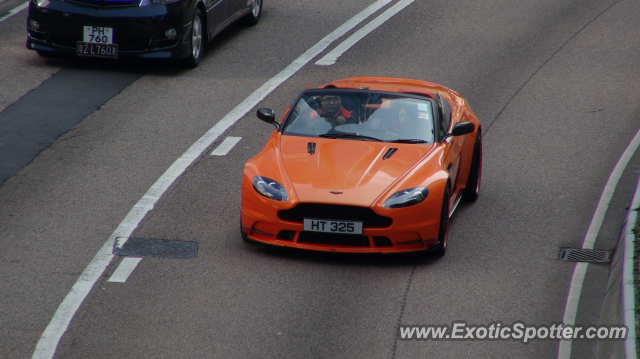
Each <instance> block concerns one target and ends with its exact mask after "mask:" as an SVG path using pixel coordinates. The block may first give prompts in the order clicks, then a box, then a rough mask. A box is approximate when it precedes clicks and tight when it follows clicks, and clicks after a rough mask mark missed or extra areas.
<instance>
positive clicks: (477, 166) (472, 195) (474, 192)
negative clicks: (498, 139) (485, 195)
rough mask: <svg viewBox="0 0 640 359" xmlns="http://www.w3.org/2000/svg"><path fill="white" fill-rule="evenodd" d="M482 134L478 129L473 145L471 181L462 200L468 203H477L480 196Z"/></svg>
mask: <svg viewBox="0 0 640 359" xmlns="http://www.w3.org/2000/svg"><path fill="white" fill-rule="evenodd" d="M481 135H482V133H481V132H480V129H478V133H477V134H476V142H475V144H474V145H473V157H472V158H471V168H470V169H469V179H467V184H466V185H465V186H464V192H463V193H462V198H463V199H464V200H465V201H467V202H475V201H476V200H477V199H478V196H479V195H480V182H481V180H482V136H481Z"/></svg>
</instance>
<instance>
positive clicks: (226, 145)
mask: <svg viewBox="0 0 640 359" xmlns="http://www.w3.org/2000/svg"><path fill="white" fill-rule="evenodd" d="M241 139H242V137H231V136H229V137H227V138H225V139H224V141H222V143H221V144H220V146H218V147H217V148H216V149H215V150H214V151H213V152H211V154H212V155H214V156H224V155H226V154H227V153H229V151H231V149H232V148H233V146H235V145H236V144H237V143H238V142H240V140H241Z"/></svg>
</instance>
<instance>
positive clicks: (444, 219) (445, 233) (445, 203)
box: [433, 185, 449, 257]
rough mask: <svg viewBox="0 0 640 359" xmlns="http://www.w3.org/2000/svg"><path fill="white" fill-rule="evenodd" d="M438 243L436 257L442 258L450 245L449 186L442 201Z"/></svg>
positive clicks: (434, 252)
mask: <svg viewBox="0 0 640 359" xmlns="http://www.w3.org/2000/svg"><path fill="white" fill-rule="evenodd" d="M438 243H439V244H440V247H438V249H436V250H435V251H433V255H434V256H436V257H442V256H444V254H445V253H447V246H448V244H449V186H448V185H447V188H446V189H445V190H444V198H443V199H442V209H441V211H440V229H439V230H438Z"/></svg>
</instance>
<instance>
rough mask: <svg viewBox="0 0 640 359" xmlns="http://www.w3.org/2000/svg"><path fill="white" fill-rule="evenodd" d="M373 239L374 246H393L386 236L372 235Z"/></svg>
mask: <svg viewBox="0 0 640 359" xmlns="http://www.w3.org/2000/svg"><path fill="white" fill-rule="evenodd" d="M373 241H374V242H375V244H376V247H393V243H391V240H390V239H389V238H387V237H378V236H376V237H373Z"/></svg>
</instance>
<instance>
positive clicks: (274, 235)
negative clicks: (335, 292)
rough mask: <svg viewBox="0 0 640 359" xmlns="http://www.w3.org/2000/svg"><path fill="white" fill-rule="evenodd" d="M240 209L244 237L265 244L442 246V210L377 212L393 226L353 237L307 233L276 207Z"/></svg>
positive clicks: (374, 249)
mask: <svg viewBox="0 0 640 359" xmlns="http://www.w3.org/2000/svg"><path fill="white" fill-rule="evenodd" d="M254 203H255V202H254ZM241 207H242V211H241V228H240V231H241V234H242V236H243V237H244V238H245V239H247V240H251V241H254V242H260V243H264V244H270V245H275V246H280V247H290V248H298V249H307V250H314V251H325V252H346V253H402V252H414V251H430V250H435V249H437V248H438V247H439V245H440V244H439V243H438V240H437V238H438V230H439V219H440V213H438V212H439V210H434V211H427V212H425V211H411V209H410V208H405V209H403V211H402V214H400V211H398V212H397V215H390V213H389V212H391V213H392V214H393V211H397V210H395V209H392V210H386V211H385V212H387V211H389V212H387V213H380V212H379V211H380V210H379V209H377V214H379V215H382V216H388V217H390V218H392V219H393V223H392V224H391V225H390V226H388V227H386V228H366V227H365V228H363V233H362V236H354V235H332V234H327V233H320V232H304V231H303V224H302V223H298V222H290V221H285V220H282V219H281V218H279V216H278V210H280V209H281V208H278V207H276V206H260V207H257V206H254V205H252V204H251V203H250V202H249V201H243V203H242V206H241ZM416 207H418V206H416ZM420 209H424V207H422V208H420ZM429 212H432V213H429ZM310 234H311V235H310ZM385 238H386V239H385ZM325 239H326V240H325Z"/></svg>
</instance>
